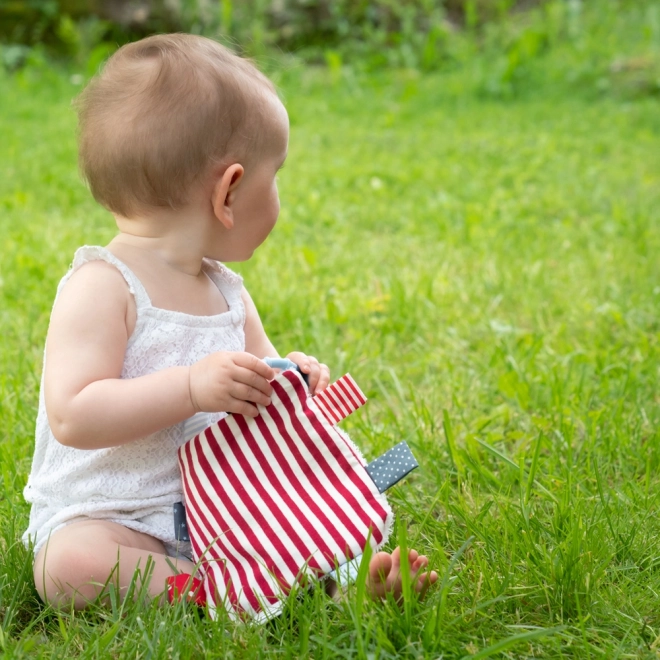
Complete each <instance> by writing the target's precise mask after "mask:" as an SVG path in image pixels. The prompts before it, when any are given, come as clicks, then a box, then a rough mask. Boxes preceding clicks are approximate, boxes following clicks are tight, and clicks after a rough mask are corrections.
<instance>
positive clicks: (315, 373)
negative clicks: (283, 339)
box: [287, 351, 330, 394]
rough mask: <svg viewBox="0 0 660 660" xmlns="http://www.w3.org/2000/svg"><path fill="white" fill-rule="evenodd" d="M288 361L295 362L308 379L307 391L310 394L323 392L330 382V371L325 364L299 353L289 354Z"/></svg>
mask: <svg viewBox="0 0 660 660" xmlns="http://www.w3.org/2000/svg"><path fill="white" fill-rule="evenodd" d="M287 357H288V358H289V360H292V361H293V362H295V363H296V364H297V365H298V366H299V367H300V369H301V371H302V372H303V373H304V374H306V375H307V376H308V377H309V391H310V392H311V393H312V394H318V393H319V392H321V391H323V390H324V389H325V388H326V387H327V386H328V383H329V382H330V369H328V367H327V366H326V365H325V364H321V363H319V361H318V360H317V359H316V358H315V357H312V356H311V355H305V354H304V353H300V352H299V351H295V352H293V353H289V354H288V355H287Z"/></svg>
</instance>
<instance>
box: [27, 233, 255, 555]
mask: <svg viewBox="0 0 660 660" xmlns="http://www.w3.org/2000/svg"><path fill="white" fill-rule="evenodd" d="M94 260H102V261H106V262H107V263H109V264H112V265H113V266H114V267H115V268H117V270H118V271H119V272H120V273H121V274H122V275H123V277H124V279H125V280H126V283H127V284H128V288H129V291H130V292H131V294H132V295H133V297H134V298H135V304H136V308H137V319H136V322H135V330H134V331H133V334H132V335H131V337H130V339H129V341H128V345H127V347H126V355H125V358H124V366H123V369H122V374H121V377H122V378H137V377H139V376H144V375H146V374H150V373H153V372H155V371H159V370H160V369H166V368H167V367H174V366H188V365H191V364H193V363H194V362H197V361H198V360H200V359H201V358H203V357H205V356H206V355H209V354H210V353H213V352H215V351H243V350H245V333H244V325H245V308H244V306H243V301H242V298H241V291H242V286H243V281H242V279H241V278H240V277H239V276H238V275H236V274H235V273H233V272H232V271H231V270H229V269H228V268H226V267H225V266H223V265H222V264H220V263H217V262H212V261H207V262H205V265H204V270H205V272H206V274H207V275H208V276H209V278H210V279H211V281H212V282H213V283H214V284H215V285H216V286H217V287H218V289H219V290H220V292H221V293H222V294H223V296H224V297H225V300H226V301H227V305H228V307H229V311H227V312H224V313H223V314H217V315H215V316H193V315H190V314H184V313H182V312H174V311H169V310H165V309H158V308H156V307H153V305H152V304H151V301H150V299H149V296H148V295H147V292H146V291H145V289H144V287H143V286H142V284H141V282H140V281H139V280H138V278H137V277H136V276H135V274H134V273H133V272H131V270H129V268H128V267H127V266H126V265H125V264H123V263H122V262H121V261H119V259H117V258H116V257H115V256H114V255H113V254H112V253H110V252H109V251H108V250H106V249H104V248H101V247H89V246H86V247H82V248H80V249H79V250H78V251H77V252H76V254H75V257H74V260H73V264H72V266H71V269H70V270H69V272H68V273H67V274H66V275H65V276H64V278H63V279H62V281H61V282H60V284H59V286H58V289H57V293H58V295H59V293H60V291H61V290H62V288H63V287H64V285H65V284H66V282H67V281H68V279H69V277H71V275H72V274H73V273H74V272H75V271H76V270H78V269H79V268H80V267H81V266H83V265H84V264H86V263H87V262H89V261H94ZM56 300H57V298H56ZM45 360H46V356H45V354H44V363H45ZM41 384H42V386H41V392H40V394H39V412H38V415H37V428H36V439H35V448H34V457H33V460H32V470H31V473H30V476H29V479H28V482H27V486H26V487H25V490H24V495H25V499H26V500H27V501H28V502H30V503H31V504H32V509H31V512H30V524H29V527H28V529H27V531H26V532H25V534H24V535H23V540H24V542H25V543H26V544H27V543H28V542H29V540H30V539H32V541H33V542H34V544H35V546H34V551H35V553H36V552H38V551H39V549H40V548H41V546H42V545H43V544H44V543H45V542H46V541H47V540H48V536H49V534H51V533H52V532H54V531H56V530H57V529H59V528H60V527H63V526H64V525H67V524H69V523H72V522H77V521H80V520H85V519H89V518H94V519H101V520H108V521H111V522H117V523H120V524H122V525H124V526H126V527H129V528H131V529H135V530H137V531H139V532H144V533H146V534H149V535H151V536H153V537H155V538H158V539H160V540H161V541H162V542H163V543H164V544H165V546H166V548H167V549H168V552H170V554H174V553H175V552H177V551H178V552H180V553H181V554H188V552H189V544H182V543H177V542H176V540H175V537H174V522H173V512H172V505H173V504H174V503H175V502H181V501H182V500H183V496H182V489H181V475H180V472H179V466H178V462H177V450H178V448H179V447H180V446H181V445H182V444H183V443H184V442H185V441H186V440H188V439H189V438H190V437H192V436H193V435H194V434H195V431H196V430H199V429H201V428H205V427H206V426H208V425H209V424H212V423H213V422H215V421H217V420H218V419H220V418H221V417H223V416H224V413H199V414H197V415H195V416H194V417H192V418H190V420H187V421H186V422H182V423H180V424H176V425H175V426H171V427H169V428H166V429H163V430H162V431H158V432H157V433H154V434H153V435H150V436H147V437H145V438H143V439H141V440H137V441H135V442H129V443H127V444H125V445H121V446H119V447H110V448H107V449H94V450H87V449H75V448H73V447H65V446H64V445H61V444H60V443H59V442H58V441H57V440H56V439H55V437H54V436H53V434H52V432H51V430H50V426H49V425H48V418H47V417H46V407H45V403H44V388H43V375H42V381H41ZM173 550H174V552H172V551H173Z"/></svg>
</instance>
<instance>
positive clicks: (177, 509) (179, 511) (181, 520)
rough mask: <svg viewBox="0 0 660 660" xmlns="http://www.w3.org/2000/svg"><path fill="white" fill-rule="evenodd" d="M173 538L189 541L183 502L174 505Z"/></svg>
mask: <svg viewBox="0 0 660 660" xmlns="http://www.w3.org/2000/svg"><path fill="white" fill-rule="evenodd" d="M173 508H174V538H175V539H176V540H177V541H186V542H187V541H190V535H189V534H188V523H187V522H186V507H185V506H184V505H183V502H177V503H176V504H175V505H174V507H173Z"/></svg>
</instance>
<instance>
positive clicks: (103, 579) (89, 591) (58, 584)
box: [34, 538, 112, 609]
mask: <svg viewBox="0 0 660 660" xmlns="http://www.w3.org/2000/svg"><path fill="white" fill-rule="evenodd" d="M58 541H59V542H58V543H53V544H52V545H51V544H49V545H47V546H46V547H44V548H43V549H42V550H41V551H40V552H39V554H38V555H37V557H36V559H35V562H34V583H35V586H36V588H37V591H38V592H39V595H40V596H41V598H42V600H43V601H44V602H48V603H50V604H51V605H56V606H63V605H68V604H69V603H70V602H71V600H72V599H73V600H74V605H75V608H76V609H82V608H84V607H86V606H87V605H88V604H89V603H90V602H92V601H93V600H95V599H96V598H97V596H98V595H99V594H100V593H101V592H102V591H103V588H104V586H105V585H106V583H107V582H108V581H109V579H110V578H111V576H112V567H111V566H109V565H108V561H107V558H104V557H103V556H102V555H101V556H100V553H98V552H97V551H95V548H94V547H93V546H92V545H91V544H80V543H75V542H66V541H63V539H61V538H60V539H58Z"/></svg>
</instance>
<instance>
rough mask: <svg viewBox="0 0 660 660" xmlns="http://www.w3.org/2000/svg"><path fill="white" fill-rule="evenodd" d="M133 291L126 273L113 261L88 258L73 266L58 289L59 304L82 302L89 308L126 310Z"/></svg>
mask: <svg viewBox="0 0 660 660" xmlns="http://www.w3.org/2000/svg"><path fill="white" fill-rule="evenodd" d="M130 298H131V292H130V289H129V286H128V283H127V282H126V280H125V278H124V276H123V275H122V274H121V273H120V272H119V270H117V268H115V267H114V266H113V265H112V264H109V263H108V262H106V261H102V260H93V261H87V262H85V263H83V264H80V265H79V266H77V267H75V268H73V269H72V270H71V271H69V273H67V275H66V276H65V277H64V278H63V280H62V282H61V283H60V287H59V289H58V293H57V298H56V306H62V305H66V306H69V305H80V306H84V307H88V308H89V309H92V310H93V309H97V308H99V307H106V308H107V307H113V308H120V309H125V308H126V306H127V305H128V304H129V302H130Z"/></svg>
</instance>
